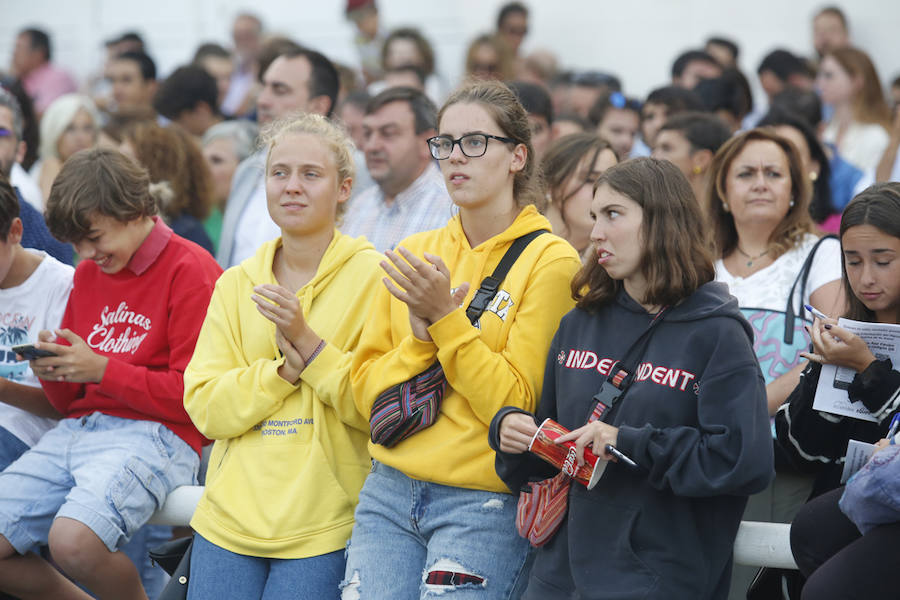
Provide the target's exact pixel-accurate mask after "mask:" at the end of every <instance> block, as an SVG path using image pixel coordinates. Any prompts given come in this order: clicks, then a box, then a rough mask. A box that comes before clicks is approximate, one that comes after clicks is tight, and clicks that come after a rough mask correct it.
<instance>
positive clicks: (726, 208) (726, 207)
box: [722, 202, 730, 212]
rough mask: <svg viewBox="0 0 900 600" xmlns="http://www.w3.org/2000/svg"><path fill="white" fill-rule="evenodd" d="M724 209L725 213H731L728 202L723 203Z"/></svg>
mask: <svg viewBox="0 0 900 600" xmlns="http://www.w3.org/2000/svg"><path fill="white" fill-rule="evenodd" d="M722 208H723V209H724V210H725V212H730V211H729V210H728V203H727V202H723V203H722Z"/></svg>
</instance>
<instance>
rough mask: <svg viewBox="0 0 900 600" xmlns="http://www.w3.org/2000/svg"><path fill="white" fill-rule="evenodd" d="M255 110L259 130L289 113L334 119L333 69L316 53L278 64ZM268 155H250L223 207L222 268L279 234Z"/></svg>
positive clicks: (289, 56)
mask: <svg viewBox="0 0 900 600" xmlns="http://www.w3.org/2000/svg"><path fill="white" fill-rule="evenodd" d="M262 84H263V88H262V91H261V92H260V94H259V98H258V99H257V104H256V109H257V115H258V121H259V124H260V125H265V124H266V123H269V122H271V121H274V120H276V119H280V118H282V117H286V116H288V115H289V114H291V113H315V114H320V115H324V116H326V117H329V116H331V111H332V109H333V108H334V102H335V98H336V97H337V92H338V74H337V70H335V68H334V65H332V64H331V61H330V60H328V59H327V58H326V57H325V56H323V55H322V54H320V53H318V52H315V51H314V50H307V49H295V50H291V51H289V52H288V53H286V54H282V55H281V56H279V57H278V58H276V59H275V60H274V61H272V63H271V64H270V65H269V68H268V69H266V72H265V73H264V74H263V77H262ZM265 161H266V151H265V149H263V150H259V151H257V152H256V153H254V154H252V155H250V156H249V157H248V158H247V159H246V160H244V161H243V162H242V163H241V164H240V165H238V168H237V170H236V171H235V173H234V179H233V180H232V184H231V193H230V194H229V196H228V202H227V204H226V205H225V215H224V217H223V223H222V237H221V238H220V240H219V249H218V252H217V253H216V260H218V261H219V264H220V265H222V267H223V268H226V269H227V268H228V267H230V266H233V265H236V264H239V263H240V262H241V261H243V260H244V259H245V258H248V257H250V256H252V255H253V253H254V252H256V249H257V248H259V246H260V245H261V244H262V243H263V242H266V241H268V240H270V239H272V238H275V237H278V236H279V235H280V234H281V231H280V230H279V229H278V226H277V225H275V223H274V222H273V221H272V219H271V218H270V217H269V211H268V209H267V207H266V186H265V173H264V169H265Z"/></svg>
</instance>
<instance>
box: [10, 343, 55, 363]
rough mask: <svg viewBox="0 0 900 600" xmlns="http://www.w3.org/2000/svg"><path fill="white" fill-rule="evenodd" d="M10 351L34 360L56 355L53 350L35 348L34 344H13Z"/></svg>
mask: <svg viewBox="0 0 900 600" xmlns="http://www.w3.org/2000/svg"><path fill="white" fill-rule="evenodd" d="M12 351H13V352H14V353H16V354H19V355H20V356H22V357H24V358H25V360H36V359H38V358H45V357H47V356H56V354H55V353H54V352H50V351H49V350H43V349H41V348H35V347H34V344H22V345H21V346H13V347H12Z"/></svg>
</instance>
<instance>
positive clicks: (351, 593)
mask: <svg viewBox="0 0 900 600" xmlns="http://www.w3.org/2000/svg"><path fill="white" fill-rule="evenodd" d="M516 502H517V498H516V497H515V496H512V495H510V494H499V493H495V492H486V491H481V490H469V489H464V488H458V487H452V486H446V485H440V484H437V483H429V482H425V481H419V480H416V479H411V478H410V477H407V476H406V475H404V474H403V473H402V472H400V471H398V470H396V469H393V468H391V467H388V466H387V465H384V464H381V463H377V462H376V463H375V464H374V466H373V468H372V472H371V473H369V476H368V477H367V478H366V483H365V485H363V488H362V491H361V492H360V495H359V505H358V506H357V507H356V523H355V525H354V526H353V536H352V537H351V538H350V544H349V546H348V548H347V571H346V575H345V577H344V581H343V582H342V583H341V589H342V592H343V595H342V598H343V600H383V599H385V598H391V599H397V600H407V599H411V598H432V597H438V596H441V595H442V594H444V593H445V592H452V596H453V600H467V599H474V598H477V599H479V600H489V599H495V600H507V599H510V598H518V597H519V595H520V594H521V592H522V591H523V590H524V588H525V584H526V583H527V579H528V572H529V571H530V568H531V558H532V555H531V552H530V547H529V545H528V542H527V541H526V540H525V539H523V538H522V537H520V536H519V534H518V533H517V532H516V525H515V522H516ZM448 598H449V596H448Z"/></svg>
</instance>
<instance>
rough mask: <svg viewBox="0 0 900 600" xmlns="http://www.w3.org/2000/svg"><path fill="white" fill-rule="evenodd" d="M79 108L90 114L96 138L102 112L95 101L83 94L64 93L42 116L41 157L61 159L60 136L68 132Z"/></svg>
mask: <svg viewBox="0 0 900 600" xmlns="http://www.w3.org/2000/svg"><path fill="white" fill-rule="evenodd" d="M79 110H84V111H85V112H87V114H88V115H90V117H91V120H92V121H93V122H94V128H95V129H96V130H97V133H96V134H95V136H94V137H95V139H96V136H97V134H99V133H100V113H99V112H97V107H96V106H95V105H94V102H93V101H92V100H91V99H90V98H88V97H87V96H83V95H81V94H64V95H62V96H60V97H59V98H57V99H56V100H54V101H53V102H52V103H51V104H50V106H48V107H47V110H46V112H44V116H43V117H41V144H40V154H41V158H44V159H46V158H56V159H60V160H61V157H60V156H59V148H58V146H59V138H61V137H62V134H63V133H65V132H66V128H67V127H68V126H69V125H70V124H71V123H72V121H73V120H74V119H75V115H77V114H78V111H79Z"/></svg>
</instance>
